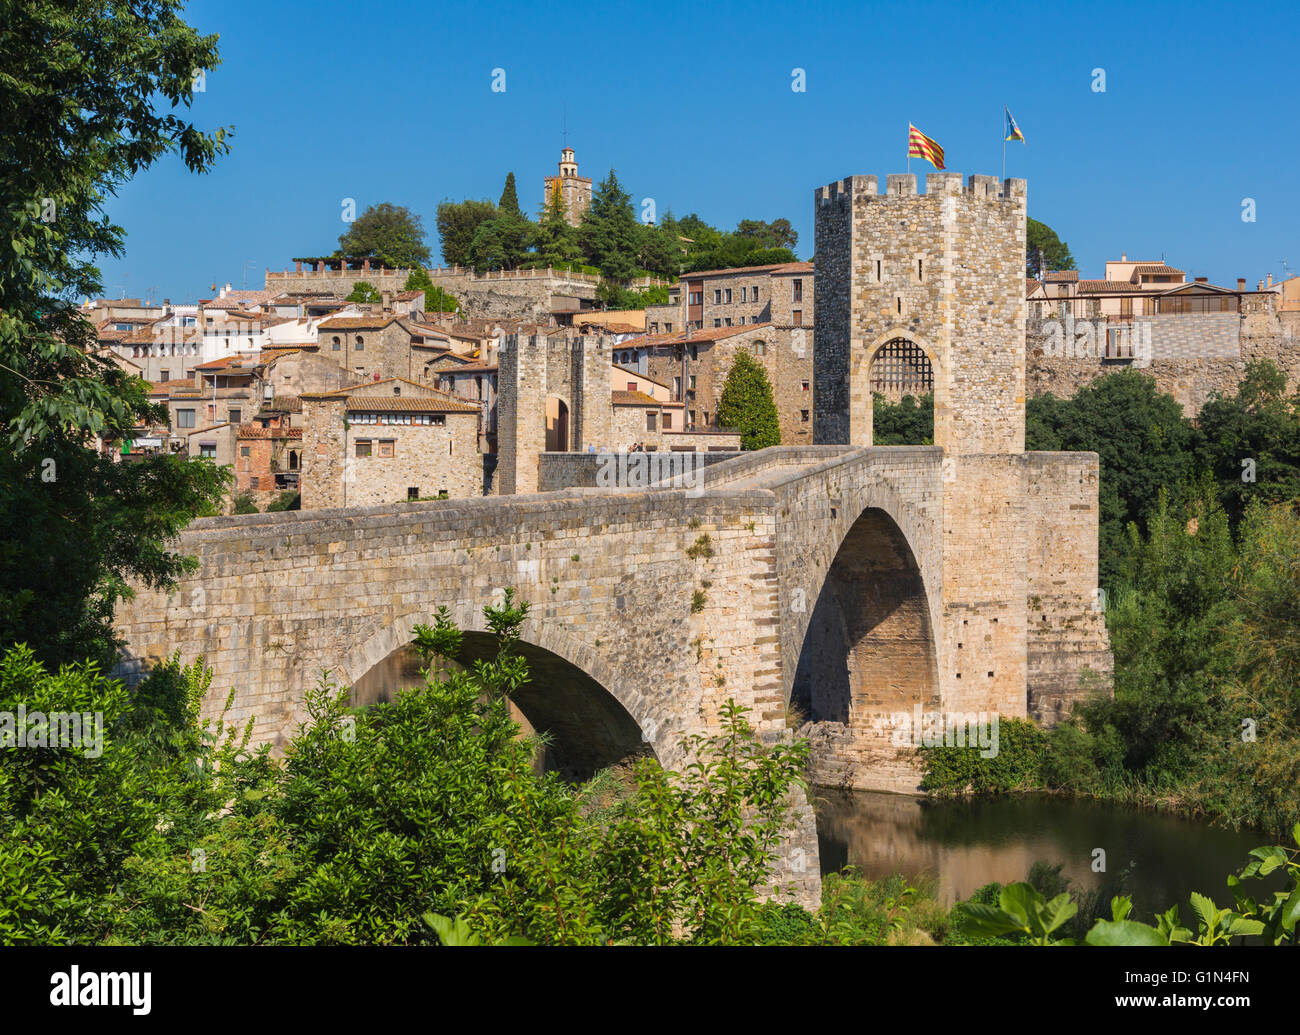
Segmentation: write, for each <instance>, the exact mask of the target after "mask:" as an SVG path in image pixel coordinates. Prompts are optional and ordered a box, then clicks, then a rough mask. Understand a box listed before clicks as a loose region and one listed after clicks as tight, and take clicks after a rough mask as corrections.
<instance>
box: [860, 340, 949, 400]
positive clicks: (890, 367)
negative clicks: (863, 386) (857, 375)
mask: <svg viewBox="0 0 1300 1035" xmlns="http://www.w3.org/2000/svg"><path fill="white" fill-rule="evenodd" d="M868 380H869V383H870V386H871V390H872V391H873V392H879V393H880V394H881V395H883V396H885V397H886V398H887V399H901V398H902V397H903V396H904V395H924V394H925V393H926V392H931V391H933V390H934V371H933V369H932V368H931V367H930V359H929V357H928V356H926V354H925V350H924V349H922V348H921V346H919V345H918V344H916V342H914V341H908V340H907V339H906V338H893V339H891V340H889V341H887V342H885V344H883V345H882V346H880V348H879V349H877V350H876V354H875V355H874V356H873V357H872V358H871V371H870V374H869V377H868Z"/></svg>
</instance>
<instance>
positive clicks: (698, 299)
mask: <svg viewBox="0 0 1300 1035" xmlns="http://www.w3.org/2000/svg"><path fill="white" fill-rule="evenodd" d="M703 304H704V292H703V291H692V292H691V305H703Z"/></svg>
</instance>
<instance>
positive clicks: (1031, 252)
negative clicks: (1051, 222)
mask: <svg viewBox="0 0 1300 1035" xmlns="http://www.w3.org/2000/svg"><path fill="white" fill-rule="evenodd" d="M1075 268H1076V267H1075V264H1074V256H1073V255H1071V254H1070V246H1069V245H1067V244H1066V243H1065V242H1064V241H1062V240H1061V239H1060V238H1059V237H1057V236H1056V231H1055V230H1053V229H1052V228H1051V227H1050V226H1048V225H1047V224H1046V223H1040V222H1039V221H1038V220H1037V219H1026V220H1025V276H1027V277H1032V278H1034V279H1035V280H1042V279H1043V274H1044V273H1046V272H1047V271H1048V270H1072V269H1075Z"/></svg>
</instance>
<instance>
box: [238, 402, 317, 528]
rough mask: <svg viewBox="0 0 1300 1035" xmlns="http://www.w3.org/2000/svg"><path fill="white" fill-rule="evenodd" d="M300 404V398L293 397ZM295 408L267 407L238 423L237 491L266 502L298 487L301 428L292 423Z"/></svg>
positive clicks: (258, 501) (300, 461)
mask: <svg viewBox="0 0 1300 1035" xmlns="http://www.w3.org/2000/svg"><path fill="white" fill-rule="evenodd" d="M294 401H295V402H297V403H298V404H299V408H301V401H300V400H294ZM291 417H292V411H289V410H282V411H264V412H262V413H259V414H258V415H257V416H256V417H255V418H254V419H253V420H251V421H247V422H245V423H243V424H241V425H239V427H238V429H237V430H236V433H235V447H236V448H235V456H234V468H235V491H236V492H240V493H242V492H247V493H251V494H252V495H253V497H254V501H255V502H257V503H259V504H265V503H267V502H270V501H271V500H273V499H274V498H275V497H276V496H277V495H278V494H279V493H281V492H285V491H292V490H296V489H298V488H299V475H300V471H301V466H302V428H301V427H295V426H294V425H293V424H292V423H291Z"/></svg>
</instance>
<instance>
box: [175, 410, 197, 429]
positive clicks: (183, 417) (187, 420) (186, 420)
mask: <svg viewBox="0 0 1300 1035" xmlns="http://www.w3.org/2000/svg"><path fill="white" fill-rule="evenodd" d="M176 426H177V427H178V428H192V427H194V411H193V410H177V411H176Z"/></svg>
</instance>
